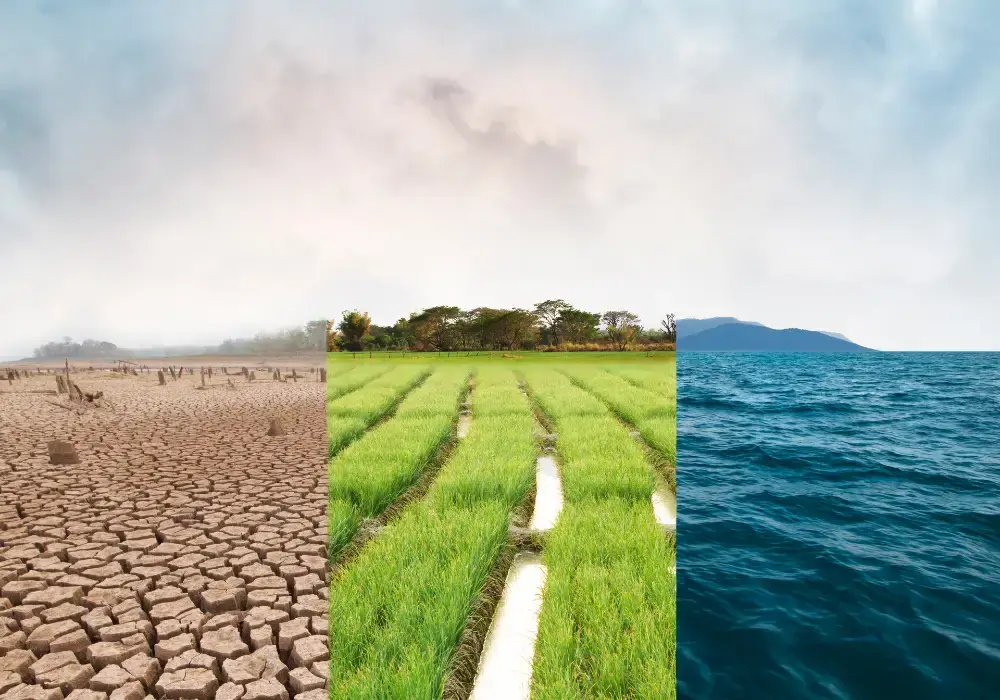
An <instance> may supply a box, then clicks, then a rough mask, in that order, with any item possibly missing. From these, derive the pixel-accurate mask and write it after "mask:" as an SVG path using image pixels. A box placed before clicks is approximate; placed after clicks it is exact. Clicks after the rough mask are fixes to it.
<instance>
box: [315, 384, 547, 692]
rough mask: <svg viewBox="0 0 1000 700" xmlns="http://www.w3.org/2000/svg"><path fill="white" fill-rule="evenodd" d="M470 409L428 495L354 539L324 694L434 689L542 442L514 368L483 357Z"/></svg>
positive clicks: (333, 606)
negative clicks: (356, 545) (362, 544)
mask: <svg viewBox="0 0 1000 700" xmlns="http://www.w3.org/2000/svg"><path fill="white" fill-rule="evenodd" d="M472 405H473V413H474V415H475V416H476V418H475V419H474V420H473V422H472V425H471V427H470V430H469V433H468V435H467V437H466V438H465V439H464V440H462V441H461V442H460V443H459V445H458V447H457V448H456V449H455V451H454V453H453V454H452V456H451V459H450V460H449V461H448V462H447V463H446V464H445V465H444V467H443V468H442V470H441V472H440V473H439V474H438V478H437V479H436V480H435V481H434V483H433V484H432V486H431V488H430V490H429V491H428V493H427V496H426V498H424V499H423V500H421V501H418V502H415V503H412V504H411V505H410V506H408V507H407V508H406V509H405V510H404V511H403V512H402V514H401V515H400V517H399V518H398V519H397V520H395V521H394V522H393V523H391V524H390V525H388V526H387V527H386V528H385V529H384V530H383V531H382V532H381V533H380V534H379V536H378V537H377V538H376V539H374V540H373V541H371V542H370V543H369V545H368V546H367V547H366V548H365V549H364V550H362V551H361V553H360V554H359V555H358V557H357V558H356V559H355V560H354V561H353V562H352V563H351V564H350V565H349V566H348V567H347V568H346V569H345V570H343V571H342V572H341V573H340V574H339V576H338V577H337V579H336V580H335V581H334V582H333V584H332V587H331V591H330V643H331V654H330V657H331V665H330V683H329V687H330V694H331V697H337V698H399V699H403V698H405V699H406V700H414V699H417V700H422V699H424V698H440V697H441V695H442V692H443V689H444V687H445V683H446V680H447V679H446V674H447V669H448V668H449V665H450V663H451V661H452V657H453V655H454V654H455V652H456V647H457V645H458V643H459V640H460V638H461V637H462V632H463V629H464V628H465V625H466V621H467V618H468V616H469V614H470V611H471V610H472V609H473V606H474V604H475V602H476V600H477V598H478V597H479V595H480V592H481V591H482V589H483V587H484V585H485V584H486V582H487V580H488V577H489V576H490V572H491V570H492V568H493V566H494V563H495V562H496V560H497V558H498V556H499V555H500V553H501V551H502V550H503V548H504V545H505V542H506V539H507V531H508V526H509V521H510V517H511V512H512V511H513V510H514V508H515V507H516V506H517V504H519V503H521V502H522V501H523V499H524V498H525V497H526V495H527V494H528V492H529V491H530V490H531V488H532V484H533V475H534V468H535V459H536V457H537V453H538V446H537V442H536V438H535V435H534V432H535V421H534V417H533V414H532V410H531V406H530V404H529V402H528V400H527V399H526V398H525V397H524V395H523V394H521V392H520V390H519V389H518V386H517V383H516V379H515V377H514V375H513V373H511V372H510V371H509V370H506V369H496V370H494V369H493V368H488V369H481V371H480V372H479V373H477V376H476V388H475V391H474V392H473V395H472Z"/></svg>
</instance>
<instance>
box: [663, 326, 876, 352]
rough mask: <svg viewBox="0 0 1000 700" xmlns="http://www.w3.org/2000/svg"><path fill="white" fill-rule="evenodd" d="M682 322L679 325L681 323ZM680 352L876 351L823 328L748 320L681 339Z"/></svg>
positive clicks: (679, 339) (709, 329)
mask: <svg viewBox="0 0 1000 700" xmlns="http://www.w3.org/2000/svg"><path fill="white" fill-rule="evenodd" d="M678 325H679V324H678ZM677 349H678V350H679V351H681V352H684V351H688V350H693V351H714V352H722V351H730V352H873V350H872V349H871V348H866V347H863V346H861V345H858V344H857V343H852V342H850V341H848V340H842V339H841V338H837V337H834V336H832V335H830V334H828V333H823V332H820V331H807V330H803V329H801V328H784V329H780V330H779V329H775V328H768V327H767V326H761V325H753V324H749V323H743V322H739V323H723V324H721V325H716V326H712V327H710V328H707V329H706V330H703V331H700V332H698V333H694V334H691V335H687V336H685V337H683V339H681V338H680V334H679V333H678V341H677Z"/></svg>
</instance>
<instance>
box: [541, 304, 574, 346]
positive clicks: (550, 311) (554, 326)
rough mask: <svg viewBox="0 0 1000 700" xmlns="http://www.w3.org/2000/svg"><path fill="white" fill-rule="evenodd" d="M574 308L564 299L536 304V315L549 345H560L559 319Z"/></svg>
mask: <svg viewBox="0 0 1000 700" xmlns="http://www.w3.org/2000/svg"><path fill="white" fill-rule="evenodd" d="M572 308H573V307H572V306H570V305H569V304H567V303H566V302H565V301H563V300H562V299H549V300H547V301H543V302H541V303H538V304H535V315H536V316H537V317H538V321H539V323H540V324H541V327H542V335H543V338H544V340H545V341H546V342H548V344H549V345H558V344H559V318H560V316H561V315H562V314H563V313H564V312H566V311H569V310H571V309H572Z"/></svg>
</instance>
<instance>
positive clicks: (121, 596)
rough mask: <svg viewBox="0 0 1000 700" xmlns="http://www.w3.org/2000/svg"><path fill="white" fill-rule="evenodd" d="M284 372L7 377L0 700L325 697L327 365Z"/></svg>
mask: <svg viewBox="0 0 1000 700" xmlns="http://www.w3.org/2000/svg"><path fill="white" fill-rule="evenodd" d="M281 359H282V360H283V361H284V364H281V365H280V372H281V374H280V375H278V376H276V375H275V374H274V370H275V369H278V366H276V361H275V359H271V360H268V361H264V362H259V361H257V360H254V359H250V358H225V359H224V360H220V359H219V358H213V359H212V360H211V363H212V365H213V371H212V374H211V376H207V371H206V376H205V377H204V379H203V376H202V372H201V368H202V367H205V368H206V369H207V367H208V361H207V360H206V359H205V358H200V363H199V364H194V362H195V361H198V358H185V359H184V360H183V361H184V362H186V363H187V364H185V365H184V367H185V372H184V374H183V375H181V374H180V371H179V370H180V365H181V363H180V362H178V360H177V359H176V358H172V359H171V360H170V362H172V363H174V376H175V377H176V378H173V379H172V378H171V372H170V368H166V367H164V369H166V372H164V375H165V383H162V384H161V381H160V379H159V378H158V375H157V370H159V369H160V368H161V366H163V365H166V362H167V361H166V360H144V361H143V362H144V363H146V364H147V365H150V366H151V367H152V369H151V370H150V371H148V372H147V371H141V370H140V371H138V372H136V373H133V372H132V371H131V369H129V370H127V371H111V367H112V365H104V366H95V367H94V369H91V368H90V363H86V367H84V366H82V365H83V364H84V363H79V364H80V365H81V366H79V367H71V370H72V371H71V374H70V379H71V381H72V383H73V384H75V385H77V386H79V388H80V390H81V391H82V392H83V393H84V394H90V395H91V398H93V397H94V396H95V395H97V394H98V392H100V394H101V395H100V396H99V397H98V398H96V399H94V400H88V399H87V398H86V397H80V398H78V399H77V400H75V401H74V400H71V398H70V397H69V396H68V395H67V394H66V393H60V394H57V393H56V388H57V387H56V379H55V376H56V374H55V372H56V371H57V369H56V368H54V367H51V366H50V367H48V368H44V367H43V368H42V370H41V371H42V372H43V374H38V372H39V369H38V365H27V366H26V365H11V369H12V372H11V376H10V378H8V375H7V371H6V368H2V367H0V698H2V700H14V699H15V698H17V699H20V698H47V699H52V700H57V699H58V698H62V697H66V698H73V700H91V699H92V700H100V699H102V698H114V699H115V700H125V699H126V698H128V699H130V700H133V699H134V700H142V699H143V698H146V697H155V698H212V697H217V698H229V699H234V700H235V699H236V698H241V699H242V700H263V699H264V698H268V699H272V698H274V699H277V698H289V697H297V698H301V699H302V700H313V699H315V700H318V699H319V698H326V690H325V685H326V677H327V674H328V663H329V661H328V660H329V651H328V644H327V619H328V610H327V587H326V585H325V581H326V579H327V574H326V551H325V543H326V516H325V506H326V501H327V485H326V468H325V465H326V452H327V446H326V435H325V415H324V387H325V385H324V383H323V382H322V379H323V378H325V377H321V375H320V373H319V369H318V367H320V366H322V362H323V358H322V356H321V355H317V356H316V358H312V357H300V358H297V359H296V360H295V361H294V362H295V363H296V364H297V366H296V364H292V360H290V359H288V358H281ZM221 362H226V363H227V364H228V365H229V366H228V367H225V368H223V367H222V366H220V365H221ZM267 363H270V365H268V364H267ZM243 366H246V367H247V368H248V370H247V373H246V374H242V373H241V368H242V367H243ZM189 368H190V369H193V372H189V371H188V370H189ZM14 370H16V373H17V376H16V377H15V376H14V372H13V371H14ZM293 370H294V376H295V377H296V378H295V379H292V378H291V377H290V375H292V374H293ZM250 371H253V372H254V375H255V376H254V378H253V380H252V381H251V379H250V377H249V376H248V375H249V374H250ZM61 372H65V368H63V369H62V370H61ZM323 374H324V375H325V372H324V373H323ZM275 420H276V421H277V422H276V423H275V422H274V421H275ZM275 433H277V434H275ZM52 441H66V442H68V443H70V444H71V445H72V447H73V448H74V450H75V452H76V453H77V457H76V458H75V459H74V457H73V456H72V455H69V456H67V455H66V454H64V453H63V452H62V451H61V450H60V449H59V448H58V446H55V447H56V449H55V452H56V454H55V455H54V457H53V446H52V445H50V443H51V442H52ZM53 461H55V462H70V463H61V464H53V463H52V462H53ZM74 461H75V463H72V462H74Z"/></svg>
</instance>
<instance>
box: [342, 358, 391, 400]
mask: <svg viewBox="0 0 1000 700" xmlns="http://www.w3.org/2000/svg"><path fill="white" fill-rule="evenodd" d="M389 369H391V368H390V367H385V366H382V367H379V366H378V365H367V366H364V365H359V366H358V367H355V368H354V369H352V370H349V371H347V372H342V373H339V374H337V375H336V376H333V377H331V376H330V375H329V374H327V377H326V400H327V402H330V401H333V400H334V399H337V398H339V397H341V396H343V395H344V394H348V393H350V392H352V391H354V390H356V389H360V388H361V387H363V386H364V385H365V384H367V383H368V382H370V381H371V380H373V379H375V378H376V377H378V376H380V375H382V374H385V373H386V372H388V371H389Z"/></svg>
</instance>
